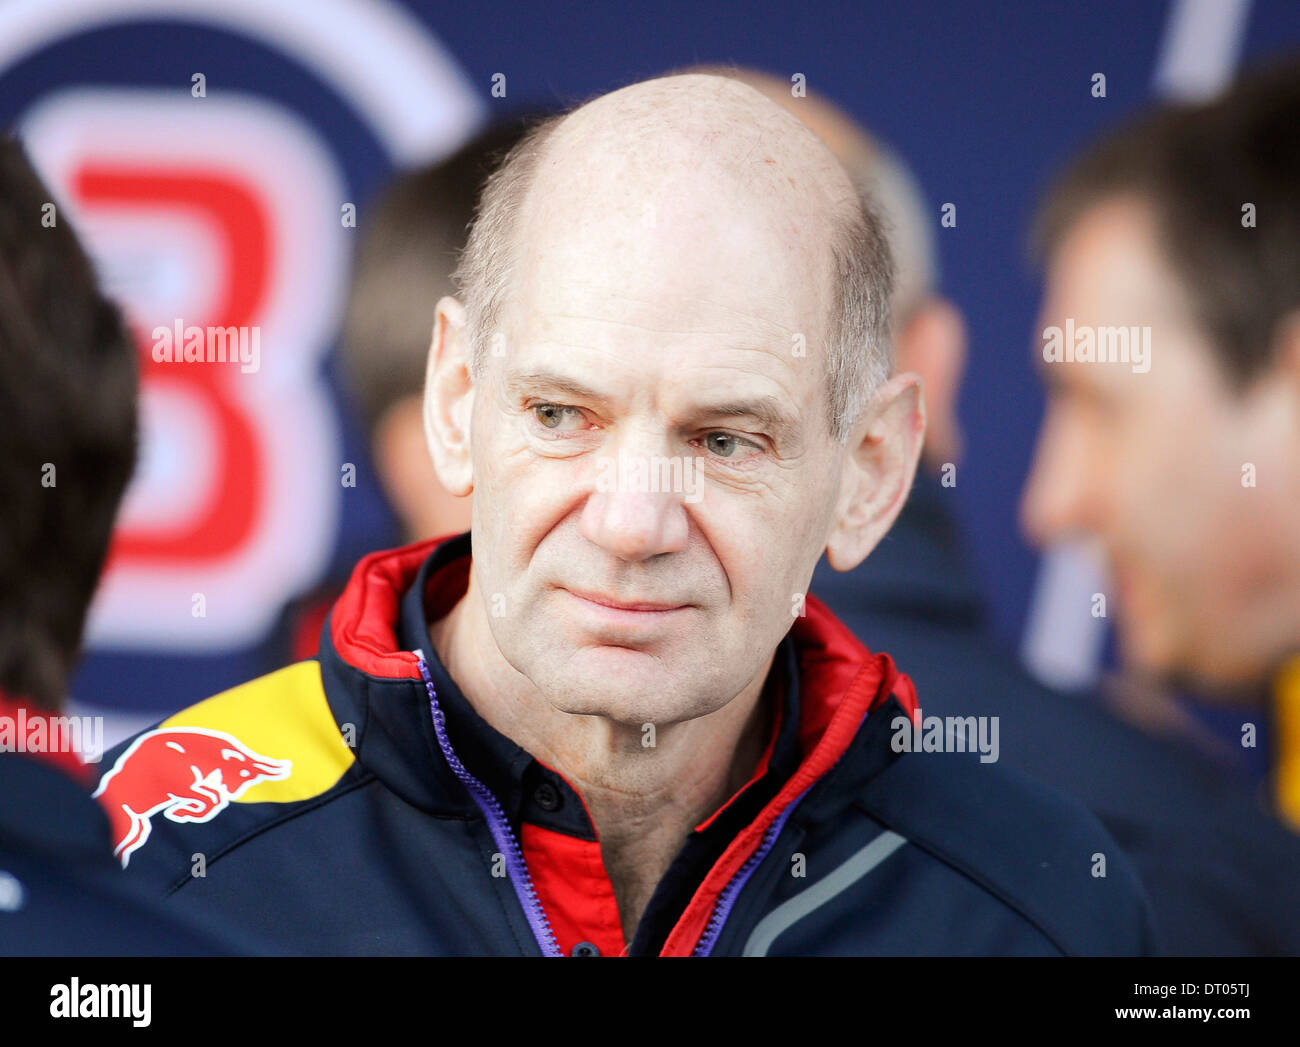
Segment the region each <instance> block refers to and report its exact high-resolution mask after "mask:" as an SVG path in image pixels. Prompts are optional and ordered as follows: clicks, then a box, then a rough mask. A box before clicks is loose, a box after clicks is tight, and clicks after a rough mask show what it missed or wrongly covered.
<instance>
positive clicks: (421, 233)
mask: <svg viewBox="0 0 1300 1047" xmlns="http://www.w3.org/2000/svg"><path fill="white" fill-rule="evenodd" d="M526 128H527V118H525V117H516V118H513V119H506V120H502V121H501V122H499V123H496V124H493V125H492V126H491V127H489V128H488V129H487V130H485V131H483V132H482V133H480V134H479V135H477V136H476V137H474V138H473V139H472V140H471V141H469V142H468V143H466V144H465V145H463V146H461V147H460V148H459V149H458V150H456V152H455V153H453V154H452V155H451V156H449V157H447V158H446V159H444V160H440V161H438V162H436V163H432V164H428V165H425V166H423V167H418V168H414V169H412V170H408V171H404V172H402V173H400V174H399V175H398V176H397V177H396V178H394V179H393V181H391V182H390V183H388V185H387V186H385V188H384V189H383V190H382V191H381V192H380V193H379V195H378V196H377V197H376V199H375V200H374V201H373V203H372V205H371V206H370V207H369V208H367V209H366V211H365V212H363V216H364V218H363V221H362V223H361V236H360V243H359V245H358V247H357V253H356V256H355V259H354V262H353V270H352V281H351V287H350V290H349V293H348V301H347V308H346V311H345V314H344V319H343V336H342V358H343V364H344V368H345V371H346V377H347V380H348V383H349V386H350V389H351V391H352V392H353V393H354V395H355V397H356V401H357V405H358V407H359V409H360V411H361V415H362V418H363V420H364V421H365V424H366V427H367V430H368V431H370V432H373V431H374V428H375V425H376V423H378V421H379V420H380V418H381V417H382V416H383V414H384V412H385V411H386V410H387V409H388V408H389V407H391V406H392V405H393V404H395V403H397V402H398V401H399V400H401V399H402V398H404V397H407V396H412V395H415V396H418V395H420V392H421V390H422V389H423V386H424V374H425V366H426V364H427V362H428V355H429V341H430V336H431V334H432V331H433V317H434V308H435V306H437V304H438V299H439V298H441V297H442V296H443V295H449V294H452V293H453V292H452V282H451V272H452V270H453V269H454V268H455V267H456V259H457V256H458V255H459V253H460V251H461V249H462V248H463V247H464V245H465V236H466V233H467V231H468V229H469V224H470V222H471V221H472V220H473V217H474V207H475V204H476V203H477V201H478V195H479V190H480V189H482V187H483V182H484V180H485V179H486V178H487V176H488V174H489V173H490V172H491V169H492V167H493V166H494V165H495V163H496V162H498V161H499V160H500V159H501V157H502V156H503V155H504V154H505V153H506V152H508V151H509V150H510V148H511V147H512V146H513V145H515V144H516V143H517V142H518V141H519V139H520V138H521V137H522V135H523V134H524V131H525V130H526Z"/></svg>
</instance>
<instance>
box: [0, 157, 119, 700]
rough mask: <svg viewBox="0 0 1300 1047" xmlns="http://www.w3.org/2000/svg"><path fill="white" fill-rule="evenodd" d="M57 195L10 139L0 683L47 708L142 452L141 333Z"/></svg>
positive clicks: (0, 324)
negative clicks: (125, 317) (104, 288)
mask: <svg viewBox="0 0 1300 1047" xmlns="http://www.w3.org/2000/svg"><path fill="white" fill-rule="evenodd" d="M53 203H54V200H53V197H52V196H51V194H50V193H49V191H48V190H47V189H46V188H45V186H44V185H43V184H42V183H41V180H40V178H39V176H38V175H37V174H36V172H35V171H34V170H33V169H32V166H31V164H30V163H29V162H28V160H27V157H26V156H25V155H24V152H23V149H22V147H21V146H20V145H19V144H18V142H17V141H16V140H14V139H12V138H3V139H0V419H3V422H2V423H0V425H2V426H3V432H4V434H5V440H4V444H5V446H4V451H3V454H0V506H2V507H3V508H0V690H3V691H4V692H6V693H8V694H9V695H11V696H13V697H22V698H26V699H29V700H31V701H34V702H37V703H40V704H41V705H44V706H46V707H49V708H57V707H58V705H59V704H60V703H61V701H62V698H63V696H64V691H65V688H66V686H67V680H68V677H69V675H70V673H71V670H72V667H73V664H74V663H75V661H76V658H77V653H78V650H79V648H80V646H81V636H82V631H83V629H84V626H85V620H86V611H87V609H88V607H89V605H90V601H91V598H92V596H93V595H94V592H95V587H96V584H97V583H98V580H99V575H100V571H101V569H102V567H103V563H104V558H105V556H106V554H107V551H108V543H109V536H110V534H111V532H112V529H113V520H114V517H115V516H116V514H117V509H118V504H119V502H120V501H121V498H122V494H123V491H124V490H125V488H126V485H127V481H128V480H129V479H130V477H131V472H132V469H133V468H134V465H135V451H136V427H137V420H136V393H137V388H138V375H137V362H136V349H135V344H134V341H133V339H132V337H131V335H130V333H129V331H128V330H127V328H126V327H125V325H124V323H123V321H122V317H121V314H120V313H119V311H118V309H117V307H116V306H115V305H114V304H113V303H112V302H111V301H109V300H108V299H107V298H105V297H104V295H103V294H101V293H100V290H99V285H98V282H97V280H96V277H95V273H94V270H93V269H92V267H91V263H90V261H89V259H88V258H87V257H86V254H85V252H84V251H83V250H82V248H81V245H80V243H78V241H77V237H76V234H75V233H74V232H73V230H72V229H71V227H70V226H69V225H68V221H67V218H66V217H65V216H64V214H63V213H62V211H61V209H57V208H56V209H54V210H50V209H49V208H48V207H47V205H50V204H53ZM47 215H51V216H52V217H53V219H54V220H53V223H52V224H49V225H47V224H46V223H45V222H44V221H43V219H44V218H45V217H46V216H47Z"/></svg>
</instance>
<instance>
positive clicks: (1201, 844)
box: [812, 477, 1300, 955]
mask: <svg viewBox="0 0 1300 1047" xmlns="http://www.w3.org/2000/svg"><path fill="white" fill-rule="evenodd" d="M952 497H954V494H953V492H952V491H950V490H946V489H944V488H943V487H941V486H940V485H939V483H938V482H937V481H936V480H934V479H933V478H930V477H918V478H917V482H916V484H915V486H914V487H913V491H912V496H911V498H910V500H909V502H908V504H907V506H906V507H905V508H904V510H903V513H902V514H901V516H900V517H899V520H898V521H897V523H896V524H895V525H894V528H893V529H892V530H891V531H890V533H889V535H888V536H886V538H885V540H884V541H883V542H882V543H881V545H880V546H879V547H878V548H877V549H876V551H875V552H873V553H872V555H871V556H870V557H869V558H868V559H867V561H866V562H865V563H864V564H862V565H861V566H860V567H859V568H858V569H857V570H855V571H849V572H844V573H840V572H837V571H834V570H832V569H831V568H830V567H829V566H828V565H827V564H826V562H825V560H823V561H822V563H821V564H819V566H818V568H817V570H816V572H815V574H814V576H813V584H812V591H813V592H814V593H816V594H818V595H819V596H820V597H821V598H822V599H823V600H824V601H825V602H826V603H827V605H829V606H830V608H831V609H832V610H833V611H834V612H835V613H836V614H837V615H838V616H839V617H840V618H841V620H843V621H844V622H845V624H846V625H848V626H849V627H850V628H851V629H852V630H853V631H854V633H856V634H857V635H858V636H860V637H862V638H863V639H864V640H867V641H869V642H870V644H871V645H872V646H873V647H874V648H877V649H883V650H888V651H889V652H890V653H891V654H892V655H893V657H894V658H895V659H896V660H897V661H898V663H899V664H900V665H905V666H907V667H908V669H909V675H910V676H911V677H912V679H913V680H914V681H915V683H916V687H917V692H918V694H919V695H920V696H921V703H922V708H923V712H924V713H925V714H926V715H927V716H928V715H930V714H936V715H940V716H949V715H961V714H975V715H990V716H991V715H996V716H998V717H999V718H1000V720H999V722H1000V739H999V744H1000V748H1001V759H1002V760H1003V761H1005V762H1006V763H1008V764H1010V765H1011V766H1012V767H1015V768H1017V769H1019V770H1021V771H1024V772H1025V773H1026V774H1028V775H1030V776H1032V777H1034V778H1036V779H1038V780H1040V781H1042V782H1045V783H1046V784H1048V785H1050V786H1052V787H1054V788H1056V789H1059V790H1061V791H1062V792H1064V793H1067V794H1068V795H1071V796H1074V797H1077V798H1078V799H1079V800H1081V801H1082V802H1083V803H1085V804H1086V805H1087V806H1088V807H1089V808H1090V809H1091V810H1092V811H1093V813H1095V814H1096V815H1097V816H1098V817H1099V818H1100V819H1101V821H1102V823H1103V824H1104V825H1105V826H1106V828H1107V829H1108V830H1109V831H1110V832H1111V834H1112V835H1113V836H1114V837H1115V839H1116V840H1117V841H1118V842H1119V844H1120V846H1121V847H1122V848H1123V849H1124V851H1125V852H1126V853H1127V854H1128V855H1129V857H1130V858H1131V859H1132V860H1133V863H1134V865H1135V866H1136V868H1137V870H1138V875H1139V876H1140V877H1141V878H1142V879H1143V881H1144V882H1145V884H1146V886H1147V889H1148V893H1149V895H1150V898H1151V903H1152V906H1153V908H1154V911H1155V917H1156V926H1157V930H1158V932H1159V938H1160V941H1161V943H1162V946H1163V948H1164V951H1166V952H1168V953H1171V954H1175V955H1241V954H1291V955H1295V954H1297V953H1300V889H1297V886H1296V885H1297V883H1298V882H1300V837H1297V836H1295V835H1294V834H1292V833H1290V832H1288V831H1287V830H1286V829H1285V828H1283V827H1282V826H1281V825H1280V824H1279V823H1278V822H1277V821H1276V820H1275V819H1274V818H1272V817H1270V815H1269V814H1268V812H1267V811H1265V810H1263V809H1261V807H1260V806H1259V804H1257V803H1256V802H1255V798H1254V797H1253V796H1252V795H1251V794H1250V793H1249V792H1247V791H1246V790H1244V789H1243V788H1242V787H1241V785H1240V784H1239V783H1238V782H1237V781H1236V780H1234V779H1232V778H1230V777H1229V776H1228V775H1226V774H1224V773H1223V772H1222V771H1221V770H1220V769H1219V768H1217V767H1215V766H1213V765H1212V764H1211V763H1210V762H1209V761H1208V760H1205V759H1204V758H1202V757H1201V756H1199V755H1198V754H1197V753H1195V752H1193V751H1191V750H1190V749H1188V748H1184V747H1180V746H1178V745H1176V744H1174V743H1173V742H1170V741H1167V740H1162V739H1156V738H1152V737H1149V736H1147V735H1146V734H1144V733H1142V732H1141V731H1139V730H1137V729H1136V728H1134V727H1132V726H1130V725H1128V724H1127V723H1124V722H1122V721H1121V720H1119V719H1117V718H1116V717H1115V716H1114V715H1113V714H1111V713H1110V712H1109V711H1107V709H1106V708H1105V707H1104V705H1103V703H1102V701H1101V699H1100V698H1099V697H1095V696H1091V695H1087V694H1082V695H1075V694H1064V693H1060V692H1057V691H1054V690H1051V689H1049V688H1047V687H1044V686H1042V685H1040V684H1039V683H1038V682H1036V681H1035V680H1034V679H1033V678H1032V677H1030V676H1029V675H1028V674H1027V673H1026V672H1025V671H1024V670H1023V669H1022V668H1021V667H1020V665H1019V664H1018V662H1017V661H1016V660H1015V659H1014V658H1013V657H1011V656H1010V655H1009V654H1006V653H1004V652H1003V651H1002V650H1000V649H999V648H998V647H997V645H996V644H995V643H994V642H993V641H992V640H991V639H990V638H989V635H988V633H987V631H986V628H985V626H984V619H983V612H982V606H981V601H980V599H979V596H978V595H977V591H976V587H975V586H974V584H973V583H972V580H971V577H970V574H969V571H968V568H967V566H966V562H965V559H964V557H963V554H962V549H961V542H960V538H959V535H958V534H957V531H956V528H955V525H954V523H953V520H952V517H951V515H950V514H949V512H948V509H947V501H948V499H950V498H952Z"/></svg>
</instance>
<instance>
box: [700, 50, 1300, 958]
mask: <svg viewBox="0 0 1300 1047" xmlns="http://www.w3.org/2000/svg"><path fill="white" fill-rule="evenodd" d="M713 71H715V72H718V73H721V74H724V75H731V76H734V77H736V78H738V79H740V80H742V81H744V82H746V83H748V84H750V85H751V86H754V87H756V88H758V89H759V90H760V91H762V92H763V93H764V94H766V95H767V96H768V97H769V98H771V99H772V100H773V101H775V102H777V103H778V104H779V105H781V106H783V107H784V108H786V109H787V110H789V111H790V112H792V113H794V114H795V115H796V116H798V117H800V118H801V119H802V120H803V121H804V122H805V123H806V124H807V125H808V126H809V127H810V128H811V129H812V130H813V131H815V132H816V133H817V134H818V135H819V136H820V137H821V138H822V139H823V140H824V141H825V142H826V143H827V144H828V145H830V146H831V148H832V150H833V151H834V152H835V153H836V155H837V156H838V157H839V159H840V161H841V162H842V163H843V164H844V165H845V166H846V168H847V169H848V170H849V172H850V173H851V174H852V176H853V177H854V178H855V179H856V180H857V181H858V182H860V183H862V184H865V185H868V186H870V187H871V189H872V191H873V193H874V195H875V197H876V199H877V200H878V201H879V203H880V206H881V209H882V210H883V211H884V213H885V217H886V219H887V221H888V223H889V225H890V226H891V246H892V247H893V249H894V252H895V256H896V258H897V259H898V268H899V274H898V281H897V285H896V290H895V294H894V299H893V307H894V316H895V324H894V332H895V333H894V348H895V356H896V367H897V368H898V369H899V370H900V371H915V372H916V373H918V374H920V375H921V376H922V378H923V381H924V387H925V400H926V410H927V415H928V431H927V434H926V441H925V448H924V451H923V453H922V459H921V468H920V470H919V471H918V473H917V477H916V482H915V483H914V485H913V489H912V494H911V496H910V498H909V500H908V503H907V506H906V507H905V508H904V510H903V512H902V514H901V515H900V516H899V519H898V522H897V523H896V524H895V526H894V528H893V530H892V531H891V532H890V534H889V535H888V536H887V537H886V538H885V540H884V541H882V542H881V543H880V545H879V547H878V548H877V549H876V550H875V552H873V553H872V555H871V556H870V557H869V558H868V559H867V560H866V561H865V562H863V564H862V565H861V566H859V567H858V568H857V569H856V570H854V571H852V572H850V573H847V574H845V573H840V572H837V571H834V570H832V569H831V568H830V566H829V565H828V564H827V563H826V561H825V560H824V559H823V561H822V562H821V563H820V564H819V565H818V568H817V571H816V573H815V574H814V577H813V591H814V592H815V593H817V594H818V595H819V596H820V597H822V598H823V599H824V600H825V601H826V603H827V604H828V605H829V606H830V607H831V609H832V610H834V611H835V612H836V614H838V615H839V616H840V617H841V618H842V619H843V620H844V621H845V622H846V623H848V624H849V625H850V626H851V627H852V628H853V630H854V631H855V632H856V633H857V635H858V636H859V637H860V638H861V639H862V640H863V642H864V643H866V644H867V645H868V646H869V647H871V648H872V649H877V650H886V651H889V652H890V653H891V654H892V655H894V657H895V658H897V659H898V661H899V664H900V665H905V666H908V667H909V673H910V675H912V677H913V678H914V679H915V681H916V683H917V688H918V693H919V694H920V695H921V696H922V700H923V703H924V710H925V712H926V714H927V715H929V714H937V715H940V716H947V715H970V714H976V715H994V716H999V717H1000V718H1001V755H1002V759H1004V760H1005V761H1007V762H1008V763H1010V764H1012V765H1013V766H1015V767H1017V768H1019V769H1021V770H1023V771H1025V772H1027V773H1029V774H1031V775H1032V776H1034V777H1036V778H1038V779H1039V780H1041V781H1044V782H1047V783H1048V784H1050V785H1053V786H1055V787H1056V788H1059V789H1061V790H1062V791H1064V792H1067V793H1070V794H1072V795H1074V796H1076V797H1078V798H1079V799H1081V800H1083V801H1084V802H1085V803H1087V804H1088V805H1089V806H1090V807H1091V808H1092V810H1093V812H1094V813H1096V814H1097V815H1098V816H1099V817H1100V818H1101V820H1102V821H1103V823H1104V824H1105V825H1106V826H1107V828H1109V829H1110V831H1111V832H1112V833H1113V834H1114V835H1115V837H1116V839H1117V840H1118V841H1119V842H1120V844H1121V846H1123V847H1124V848H1125V850H1126V851H1127V852H1128V853H1129V855H1130V857H1132V858H1133V860H1134V863H1135V864H1136V865H1137V867H1138V871H1139V874H1140V875H1142V877H1143V879H1144V880H1145V882H1146V884H1147V887H1148V890H1149V892H1150V894H1151V898H1152V902H1153V905H1154V908H1155V911H1156V919H1157V923H1158V925H1159V928H1160V931H1161V937H1162V940H1163V944H1164V946H1165V949H1166V950H1167V951H1169V952H1173V953H1189V954H1235V953H1259V952H1266V953H1279V952H1283V953H1285V952H1297V951H1300V906H1298V905H1297V904H1296V902H1295V895H1294V888H1293V883H1294V874H1295V871H1296V870H1297V868H1298V865H1297V863H1300V845H1297V843H1296V841H1294V840H1292V839H1290V838H1289V836H1288V834H1286V833H1285V832H1283V831H1281V830H1280V829H1279V828H1278V827H1277V826H1276V825H1275V824H1273V823H1272V822H1271V821H1270V820H1269V819H1268V818H1267V817H1265V816H1264V815H1263V814H1261V812H1259V811H1257V810H1254V809H1253V808H1252V805H1251V803H1250V800H1249V797H1248V796H1246V795H1245V794H1244V792H1243V790H1242V789H1241V788H1240V787H1239V786H1238V785H1237V783H1235V782H1234V781H1232V780H1231V779H1230V778H1228V777H1227V776H1225V775H1222V774H1220V773H1218V771H1217V769H1216V768H1214V767H1212V766H1210V765H1209V764H1208V763H1207V762H1206V761H1204V760H1202V759H1200V758H1198V757H1197V756H1196V755H1195V754H1192V753H1189V752H1187V751H1185V750H1184V749H1183V748H1182V747H1178V746H1174V745H1170V744H1165V743H1162V742H1158V741H1156V740H1154V739H1151V738H1148V737H1147V736H1145V735H1144V734H1142V733H1141V732H1139V731H1138V730H1136V729H1135V728H1133V727H1130V726H1129V725H1128V724H1126V723H1124V722H1122V721H1121V720H1119V719H1117V718H1116V717H1115V716H1113V715H1111V714H1110V713H1109V712H1107V711H1106V710H1105V709H1104V708H1102V707H1101V703H1100V699H1099V698H1094V697H1092V696H1088V695H1070V694H1064V693H1060V692H1056V691H1053V690H1051V689H1049V688H1046V687H1044V686H1042V685H1041V684H1039V683H1038V682H1037V681H1036V680H1034V679H1033V678H1032V677H1031V676H1030V675H1029V674H1028V673H1026V672H1025V671H1024V670H1023V669H1022V668H1021V666H1020V665H1019V663H1018V662H1017V660H1016V659H1015V658H1014V656H1012V655H1011V654H1009V653H1007V652H1004V651H1003V650H1001V649H1000V648H999V646H998V645H997V643H996V642H995V641H994V639H993V638H992V636H991V634H990V632H989V630H988V628H987V626H986V624H985V619H984V608H983V599H982V597H981V595H980V593H979V591H978V589H977V587H976V585H975V583H974V580H973V576H972V572H971V570H970V569H969V568H968V566H967V561H966V557H965V552H964V550H963V549H962V543H961V535H960V533H959V530H958V527H957V523H956V519H955V515H954V511H953V508H952V499H953V498H954V497H955V491H954V490H952V489H951V486H950V485H955V482H956V478H957V472H956V466H957V464H958V462H959V459H960V454H961V446H962V440H961V430H960V424H959V421H958V418H957V409H956V407H957V404H956V400H957V394H958V392H959V388H960V383H961V377H962V372H963V368H964V365H965V361H966V344H965V332H964V325H963V323H962V319H961V315H960V313H959V312H958V311H957V309H956V308H955V307H954V306H953V305H952V304H951V303H950V302H948V301H947V300H946V299H944V298H943V297H942V295H941V294H940V293H939V292H938V290H937V286H936V281H937V276H936V268H937V267H936V264H935V253H936V252H935V245H934V242H933V235H932V232H931V231H932V229H933V228H934V221H935V219H933V218H931V217H930V216H929V214H928V212H927V209H926V207H925V204H924V202H923V198H922V195H921V191H920V189H919V188H918V186H917V184H916V181H915V179H914V177H913V176H912V175H911V174H910V172H908V171H907V169H906V167H904V165H903V164H902V162H901V161H900V160H899V158H898V157H897V156H896V155H894V154H893V153H892V152H891V151H889V150H888V149H887V148H885V147H884V146H882V145H881V144H879V143H877V142H875V141H873V140H872V139H871V138H870V137H869V135H868V134H867V133H866V132H865V131H864V130H863V129H862V128H860V127H859V126H858V125H857V124H856V123H855V122H854V120H853V119H852V118H851V117H849V116H848V115H847V114H846V113H844V112H843V111H841V110H840V109H838V108H836V107H835V106H834V105H832V104H831V103H830V102H828V101H826V100H825V99H822V98H819V97H818V96H817V95H816V94H815V93H812V92H810V93H808V94H807V96H806V97H796V96H795V95H794V94H793V93H792V92H791V85H790V83H789V82H788V81H785V80H781V79H779V78H777V77H774V76H769V75H767V74H764V73H759V72H756V71H753V70H745V69H727V68H716V69H714V70H713ZM1278 220H1279V221H1281V218H1279V219H1278ZM1292 228H1293V229H1294V228H1295V226H1294V225H1293V226H1292ZM1292 446H1294V445H1292ZM945 473H946V474H947V477H948V479H947V481H946V482H945V480H944V479H943V477H944V474H945ZM1096 475H1097V476H1098V477H1099V478H1100V479H1104V478H1105V476H1106V475H1107V474H1106V473H1105V472H1104V471H1102V472H1100V473H1098V474H1096ZM1296 504H1300V500H1298V499H1296V498H1295V496H1294V492H1293V501H1292V505H1293V507H1294V506H1295V505H1296ZM1292 511H1293V512H1294V508H1293V510H1292ZM1296 530H1297V529H1296V528H1295V527H1294V525H1293V533H1294V532H1295V531H1296ZM1292 621H1293V622H1300V619H1297V617H1296V616H1295V615H1293V616H1292Z"/></svg>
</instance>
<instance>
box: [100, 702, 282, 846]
mask: <svg viewBox="0 0 1300 1047" xmlns="http://www.w3.org/2000/svg"><path fill="white" fill-rule="evenodd" d="M292 771H293V763H292V762H291V761H289V760H276V759H271V758H269V757H266V756H262V755H260V754H258V753H255V752H253V750H252V749H250V748H248V746H246V745H244V744H243V743H242V742H241V741H239V739H238V738H235V737H234V736H233V735H229V734H227V733H226V732H225V731H213V730H209V729H208V728H206V727H163V728H160V729H158V730H156V731H150V732H148V733H147V734H143V735H141V736H140V737H139V738H137V739H136V740H135V741H134V742H133V743H132V744H131V747H130V748H128V749H127V750H126V752H124V753H122V755H121V756H119V757H118V759H117V763H115V764H114V765H113V769H112V770H111V771H109V772H108V773H107V774H105V775H104V777H103V780H102V781H100V783H99V788H98V789H96V790H95V793H94V795H95V796H96V798H98V800H99V802H100V803H101V804H102V805H103V806H104V807H105V808H106V809H107V811H108V818H109V822H110V824H111V825H112V828H113V853H114V854H115V855H116V856H117V857H118V858H120V859H121V862H122V867H123V868H126V866H127V864H128V863H129V862H130V860H131V855H132V854H134V853H135V852H136V851H138V850H139V849H140V848H141V847H143V846H144V845H145V842H146V841H147V840H148V839H149V833H150V832H151V831H152V829H153V823H152V821H151V819H152V818H153V816H154V815H155V814H162V815H165V816H166V817H167V818H170V819H171V820H172V821H174V822H206V821H210V820H211V819H213V818H215V817H216V816H217V815H218V814H220V813H221V812H222V811H224V810H225V809H226V807H227V806H229V804H230V802H231V801H232V800H237V799H239V797H240V796H242V795H243V794H244V792H245V791H247V789H248V788H249V787H250V786H252V785H256V784H257V783H258V782H268V781H269V782H274V781H283V780H284V779H285V778H288V777H289V775H290V774H291V773H292Z"/></svg>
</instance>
